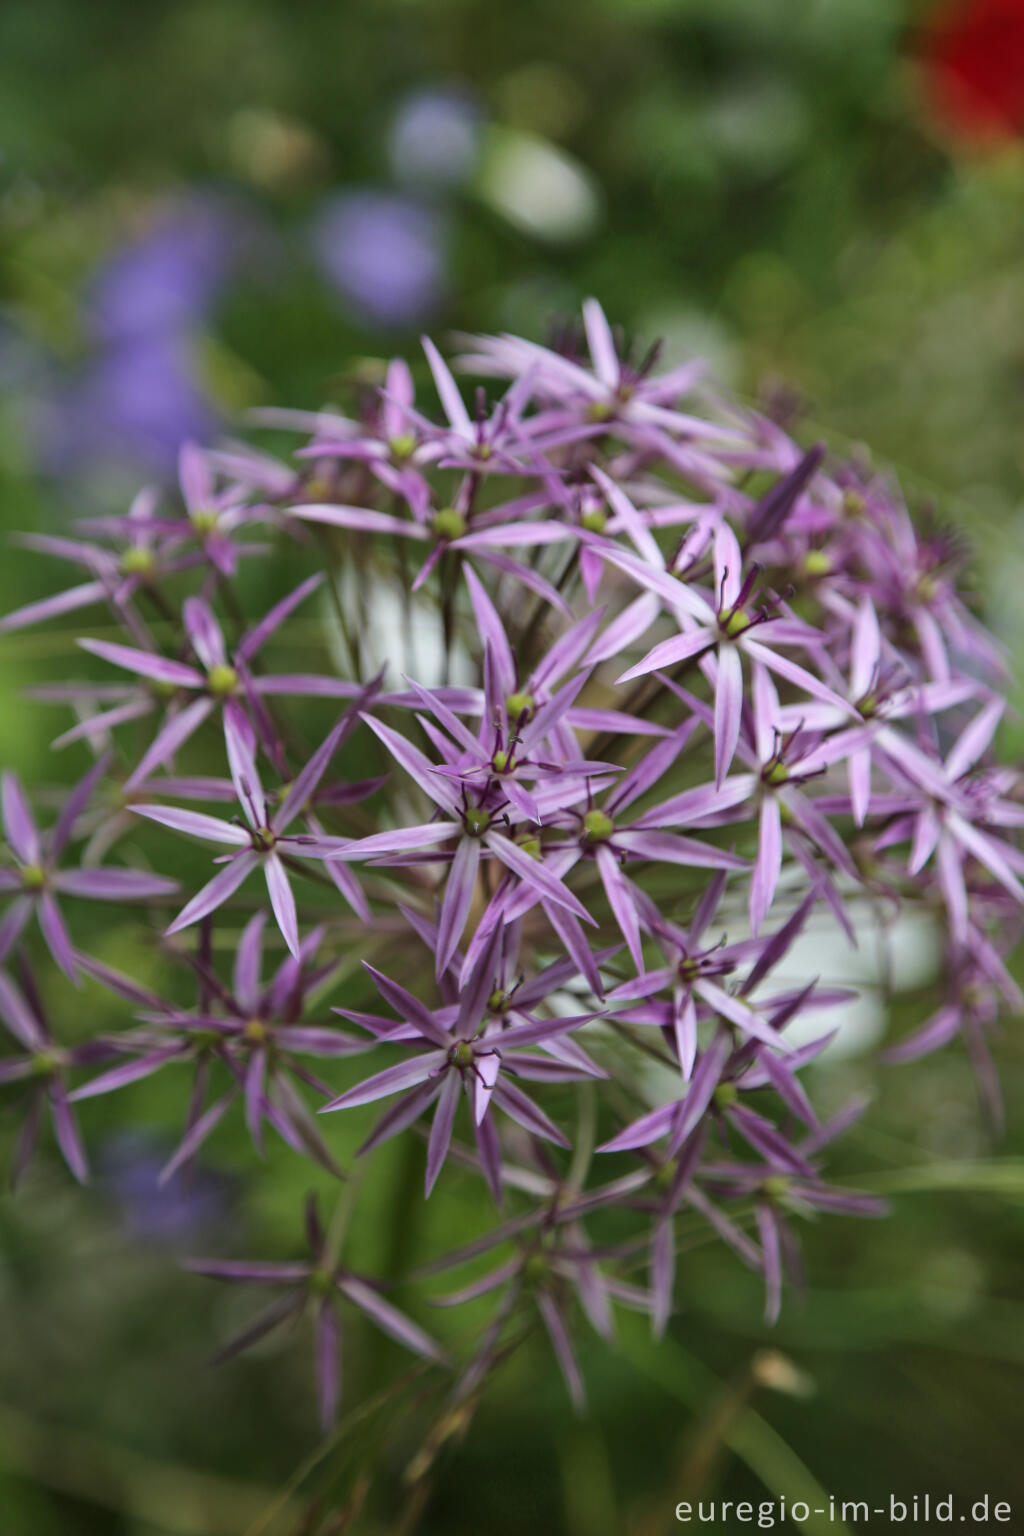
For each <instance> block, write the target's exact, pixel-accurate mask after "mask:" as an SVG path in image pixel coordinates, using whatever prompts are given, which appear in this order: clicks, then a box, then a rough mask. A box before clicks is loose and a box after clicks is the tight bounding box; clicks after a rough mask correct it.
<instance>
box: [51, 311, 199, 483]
mask: <svg viewBox="0 0 1024 1536" xmlns="http://www.w3.org/2000/svg"><path fill="white" fill-rule="evenodd" d="M217 420H218V417H217V412H216V410H215V408H214V406H213V405H212V403H211V402H210V400H209V399H208V398H207V396H206V393H205V391H204V389H203V386H202V383H201V381H200V378H199V371H198V368H197V366H196V360H195V356H194V351H193V346H192V343H191V341H190V339H189V337H188V336H187V335H184V334H182V333H179V332H175V331H161V330H157V331H154V332H150V333H140V334H139V335H135V336H125V337H123V338H118V339H117V340H116V341H115V342H114V343H113V344H112V345H111V346H109V347H107V348H106V349H105V350H104V351H103V352H102V353H101V354H100V355H99V356H98V357H97V358H96V359H95V360H94V361H93V362H91V363H90V364H89V366H88V367H87V368H86V369H85V370H84V371H83V372H82V373H81V374H79V375H78V376H77V377H76V378H75V379H73V380H71V381H70V382H69V383H68V384H67V385H65V387H64V388H63V389H62V390H59V391H58V393H57V395H56V396H55V398H54V399H53V401H52V402H51V405H50V409H49V411H48V412H47V413H46V416H45V418H44V421H43V423H42V425H41V430H40V438H41V442H40V449H41V453H42V457H43V461H44V464H45V466H46V468H47V469H48V470H49V472H50V473H52V474H56V475H67V474H71V473H72V472H75V471H77V470H78V469H80V468H81V466H82V465H83V464H84V465H89V466H97V465H103V464H105V463H114V464H123V463H124V462H125V461H126V460H127V461H129V462H131V463H134V464H137V465H139V466H141V467H142V468H143V470H144V471H145V472H146V473H150V474H159V475H170V474H171V473H173V470H174V466H175V463H176V461H177V455H178V449H179V448H180V446H181V444H182V443H183V442H184V441H186V440H188V439H192V440H194V441H197V442H202V441H208V440H209V439H210V437H212V436H213V434H214V432H215V431H216V428H217Z"/></svg>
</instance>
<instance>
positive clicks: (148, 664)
mask: <svg viewBox="0 0 1024 1536" xmlns="http://www.w3.org/2000/svg"><path fill="white" fill-rule="evenodd" d="M78 644H79V645H80V646H81V647H82V650H83V651H88V652H89V653H90V654H91V655H93V656H99V657H100V659H101V660H102V661H109V662H110V663H111V664H112V665H113V666H115V667H124V668H125V670H126V671H128V672H135V673H137V674H138V676H139V677H149V678H152V680H153V681H154V682H155V683H169V684H170V685H171V686H172V687H174V688H204V687H205V686H206V683H205V679H204V677H203V675H202V673H201V672H197V671H196V669H195V667H187V666H186V665H185V663H184V662H183V661H171V660H169V659H168V658H167V657H166V656H156V655H154V654H153V652H151V651H136V650H132V648H131V647H130V646H127V645H115V644H114V643H113V642H112V641H108V640H79V642H78Z"/></svg>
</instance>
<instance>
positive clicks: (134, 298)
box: [86, 194, 252, 343]
mask: <svg viewBox="0 0 1024 1536" xmlns="http://www.w3.org/2000/svg"><path fill="white" fill-rule="evenodd" d="M251 223H252V220H251V218H250V217H249V216H247V213H246V210H245V209H240V208H238V207H235V206H233V205H232V203H231V202H230V201H229V200H228V199H222V198H219V197H217V196H215V195H212V194H208V195H203V194H200V195H198V196H192V197H191V198H189V199H187V200H185V201H184V202H182V203H180V204H179V205H178V206H176V207H172V208H170V209H169V210H167V211H165V213H164V214H163V215H162V216H161V217H160V218H158V219H157V221H156V223H155V224H154V225H153V227H152V228H151V229H150V230H148V231H147V232H146V233H145V234H144V235H143V236H142V237H141V238H140V239H137V240H133V241H131V242H130V243H129V244H127V245H125V246H122V247H121V249H120V250H118V251H116V252H115V253H114V255H113V256H112V257H111V258H110V259H109V260H108V261H107V262H105V263H104V265H103V266H101V267H100V269H99V271H98V272H97V273H96V274H95V276H94V277H93V280H92V283H91V284H90V288H89V293H88V296H87V300H86V305H87V310H88V313H89V319H90V328H91V330H92V333H93V335H94V336H95V337H96V338H97V340H99V341H103V342H114V343H123V342H125V341H129V340H137V339H138V338H139V337H140V336H150V337H152V336H154V335H157V334H165V335H166V334H168V333H177V332H180V331H181V330H183V329H186V328H188V327H189V326H191V325H193V324H195V323H196V322H197V321H202V320H204V319H205V318H206V316H207V315H208V314H209V312H210V309H211V307H212V306H213V304H214V303H215V301H216V299H217V296H218V294H219V292H220V290H221V288H222V287H223V286H224V284H225V282H226V281H227V280H228V278H229V277H230V276H231V273H232V271H233V270H234V268H235V266H236V265H237V263H238V260H239V257H240V255H241V252H242V249H243V244H247V243H248V236H249V235H250V234H251V232H252V231H251V227H249V226H251Z"/></svg>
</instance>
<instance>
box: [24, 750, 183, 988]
mask: <svg viewBox="0 0 1024 1536" xmlns="http://www.w3.org/2000/svg"><path fill="white" fill-rule="evenodd" d="M107 766H108V764H107V761H106V759H104V758H100V760H99V762H97V763H96V764H94V766H93V767H92V768H90V769H89V772H88V773H87V774H86V775H85V776H84V778H82V779H80V780H79V782H78V783H77V784H76V785H75V787H74V789H72V790H71V792H70V794H69V795H68V798H67V800H66V801H65V802H64V806H63V809H62V810H61V813H60V815H59V816H58V818H57V821H56V823H55V824H54V826H53V827H52V828H51V829H50V831H49V832H47V833H40V831H39V829H38V827H37V826H36V822H35V818H34V817H33V815H32V811H31V809H30V807H29V804H28V801H27V800H26V798H25V792H24V790H23V789H22V787H21V781H20V780H19V779H18V776H17V774H15V773H11V772H8V773H5V774H4V775H3V777H2V779H0V800H2V812H3V824H4V837H5V839H6V841H7V846H8V849H9V850H10V852H11V854H12V856H13V859H14V865H13V868H12V867H7V868H5V869H0V892H2V893H3V894H4V895H7V896H10V897H11V898H13V899H12V900H11V902H10V905H9V906H8V908H7V911H6V913H5V914H4V917H3V919H2V921H0V960H4V959H6V957H7V956H8V955H9V954H10V952H11V949H12V948H13V946H14V944H15V943H16V942H17V940H18V939H19V938H20V936H21V934H22V932H23V930H24V928H25V924H26V923H27V922H28V920H29V918H30V917H31V915H32V913H33V912H34V913H35V915H36V919H37V921H38V923H39V928H40V931H41V933H42V935H43V938H44V939H45V941H46V945H47V948H48V949H49V951H50V954H51V955H52V956H53V958H54V960H55V961H56V962H57V964H58V965H59V966H60V968H61V970H62V971H63V972H64V974H65V975H66V976H69V977H70V978H71V980H72V981H76V980H77V974H76V970H75V956H74V950H73V947H72V944H71V939H70V937H69V935H68V931H67V928H66V927H65V924H64V918H63V915H62V913H61V908H60V905H59V903H58V901H57V897H58V896H59V895H63V896H80V897H84V898H86V899H87V900H89V901H130V902H139V901H147V900H149V899H151V898H154V897H162V896H169V895H171V894H172V893H173V892H174V891H176V890H177V889H178V882H177V881H176V880H168V879H166V878H165V877H164V876H163V875H151V874H148V873H146V872H144V871H142V870H135V869H122V868H113V867H110V866H106V867H102V868H81V869H61V868H60V867H59V861H60V858H61V856H62V854H63V853H64V851H65V849H66V848H67V846H68V843H69V842H70V841H71V838H72V837H73V835H74V832H75V827H76V824H77V822H78V820H79V817H80V816H81V814H82V812H83V811H84V809H85V807H86V805H87V803H88V801H89V798H90V796H91V795H92V792H93V790H94V789H95V787H96V785H97V783H98V782H99V780H100V779H101V778H102V776H103V774H104V772H105V771H106V769H107Z"/></svg>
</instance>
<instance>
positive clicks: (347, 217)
mask: <svg viewBox="0 0 1024 1536" xmlns="http://www.w3.org/2000/svg"><path fill="white" fill-rule="evenodd" d="M312 239H313V250H314V254H315V256H316V260H317V262H318V264H319V266H320V268H321V270H322V272H323V274H324V276H325V277H326V278H327V280H328V282H329V283H331V284H332V286H333V287H334V288H336V289H337V291H338V293H339V294H340V295H341V297H342V298H343V299H344V300H345V302H346V303H347V304H348V305H349V306H350V307H351V308H352V309H353V310H354V311H355V312H356V314H357V315H358V316H359V317H360V318H361V319H363V320H365V321H368V322H370V323H372V324H378V325H389V326H406V325H415V324H416V323H418V322H419V321H421V320H423V319H425V318H426V316H427V315H429V314H430V312H431V311H432V310H433V309H435V308H436V306H437V303H438V301H439V299H440V297H441V294H442V291H443V288H444V276H445V242H444V226H443V222H442V220H441V217H440V215H439V214H438V213H437V212H436V210H434V209H432V208H428V207H425V206H424V205H423V204H422V203H419V202H416V201H415V200H414V199H412V198H409V197H403V196H400V195H397V194H395V193H390V192H380V191H360V192H345V193H341V194H339V195H338V196H336V197H333V198H331V199H330V200H329V201H328V202H327V203H326V204H325V205H324V207H323V209H322V210H321V214H320V217H319V219H318V220H317V223H316V225H315V226H314V229H313V236H312Z"/></svg>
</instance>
